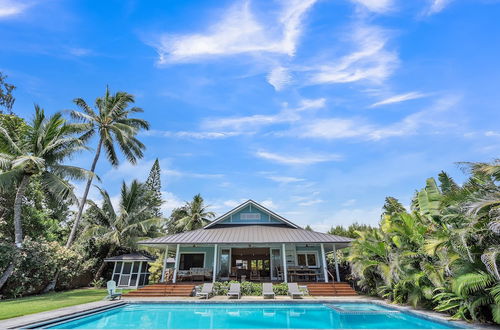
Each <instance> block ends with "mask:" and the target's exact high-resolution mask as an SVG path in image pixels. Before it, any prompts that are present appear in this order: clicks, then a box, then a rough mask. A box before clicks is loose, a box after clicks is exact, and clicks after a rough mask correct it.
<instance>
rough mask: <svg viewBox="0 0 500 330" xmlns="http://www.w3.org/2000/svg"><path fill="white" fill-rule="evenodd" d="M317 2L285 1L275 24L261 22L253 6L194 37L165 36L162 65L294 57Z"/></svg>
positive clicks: (239, 8) (237, 9) (243, 5)
mask: <svg viewBox="0 0 500 330" xmlns="http://www.w3.org/2000/svg"><path fill="white" fill-rule="evenodd" d="M315 2H316V0H293V1H284V2H283V3H282V4H283V6H282V9H281V11H280V13H279V14H278V16H277V17H276V18H275V19H274V21H270V22H265V23H267V24H265V23H264V22H261V21H259V20H258V19H257V18H256V17H255V15H254V13H253V12H252V10H251V6H250V2H249V1H245V2H240V3H238V4H236V5H234V6H232V7H231V8H229V9H228V10H227V11H226V12H225V14H224V15H223V16H222V17H221V19H220V21H219V22H216V23H214V24H213V25H211V26H209V27H208V28H207V30H206V31H204V32H200V33H193V34H183V35H175V34H168V33H167V34H164V35H162V36H161V37H160V40H159V42H158V43H157V44H156V45H155V47H156V49H157V52H158V54H159V60H158V62H159V63H160V64H166V63H175V62H194V61H199V60H200V59H206V58H208V57H219V56H228V55H236V54H245V53H247V54H251V53H271V54H281V55H287V56H293V55H294V54H295V50H296V46H297V41H298V38H299V37H300V34H301V31H302V26H301V22H302V19H303V17H304V15H305V13H306V12H307V10H308V9H309V8H311V7H312V6H313V4H314V3H315Z"/></svg>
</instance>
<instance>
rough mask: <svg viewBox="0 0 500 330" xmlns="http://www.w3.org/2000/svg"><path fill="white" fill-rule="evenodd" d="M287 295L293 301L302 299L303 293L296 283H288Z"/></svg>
mask: <svg viewBox="0 0 500 330" xmlns="http://www.w3.org/2000/svg"><path fill="white" fill-rule="evenodd" d="M288 295H289V296H290V297H292V298H293V299H295V298H299V297H303V296H304V292H302V291H300V289H299V286H298V285H297V283H288Z"/></svg>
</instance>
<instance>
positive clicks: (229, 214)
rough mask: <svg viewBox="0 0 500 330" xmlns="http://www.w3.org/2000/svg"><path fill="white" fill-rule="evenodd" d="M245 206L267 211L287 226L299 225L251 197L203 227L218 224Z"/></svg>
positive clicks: (295, 226) (294, 226)
mask: <svg viewBox="0 0 500 330" xmlns="http://www.w3.org/2000/svg"><path fill="white" fill-rule="evenodd" d="M247 206H250V207H255V208H256V209H259V210H260V211H262V212H264V213H267V214H268V215H269V216H272V217H273V218H275V219H277V220H279V221H281V222H282V223H283V224H284V225H287V226H289V227H292V228H300V227H299V226H297V225H296V224H294V223H293V222H291V221H290V220H288V219H285V218H284V217H282V216H281V215H279V214H277V213H274V212H273V211H271V210H269V209H268V208H267V207H265V206H262V205H260V204H259V203H257V202H256V201H253V200H251V199H249V200H247V201H246V202H244V203H242V204H240V205H238V206H236V207H235V208H234V209H232V210H230V211H228V212H226V213H224V214H223V215H221V216H220V217H218V218H217V219H215V220H214V221H212V222H210V223H209V224H208V225H206V226H205V227H204V228H205V229H208V228H212V227H214V226H216V225H219V224H221V222H223V221H224V220H227V219H228V218H230V217H231V216H232V215H234V214H236V213H238V212H239V211H241V210H243V209H245V208H246V207H247Z"/></svg>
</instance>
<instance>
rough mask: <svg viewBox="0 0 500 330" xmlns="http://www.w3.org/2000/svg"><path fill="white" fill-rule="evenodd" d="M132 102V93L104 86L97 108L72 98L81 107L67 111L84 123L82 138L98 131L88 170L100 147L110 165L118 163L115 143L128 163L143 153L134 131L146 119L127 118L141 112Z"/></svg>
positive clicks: (146, 125) (75, 226)
mask: <svg viewBox="0 0 500 330" xmlns="http://www.w3.org/2000/svg"><path fill="white" fill-rule="evenodd" d="M134 102H135V100H134V96H133V95H131V94H128V93H126V92H117V93H115V94H114V95H111V94H110V92H109V89H108V88H106V93H105V94H104V97H99V98H97V99H96V100H95V108H96V110H97V112H96V111H94V110H93V109H92V107H90V106H89V105H88V104H87V103H86V102H85V100H83V99H81V98H77V99H75V100H74V103H75V104H76V106H77V107H78V108H80V109H81V110H82V111H71V117H72V118H74V119H75V120H79V121H81V122H83V123H84V124H85V127H86V128H87V131H86V133H85V138H86V139H88V138H91V137H92V136H94V135H95V134H97V135H98V143H97V148H96V151H95V155H94V160H93V161H92V165H91V166H90V171H91V172H92V173H94V171H95V168H96V165H97V161H98V160H99V157H100V155H101V149H102V148H104V152H105V153H106V156H107V158H108V160H109V162H110V163H111V165H112V166H118V164H119V160H118V156H117V153H116V148H115V144H117V145H118V147H119V148H120V150H121V152H122V153H123V154H124V155H125V158H126V159H127V160H128V161H129V162H130V163H132V164H135V163H136V162H137V159H140V158H142V157H143V150H144V149H145V146H144V144H142V142H140V141H139V140H138V139H137V133H138V132H139V131H140V130H142V129H146V130H147V129H149V123H148V122H147V121H145V120H143V119H138V118H129V116H130V115H131V114H134V113H139V112H143V110H142V109H141V108H138V107H129V106H130V104H132V103H134ZM92 180H93V177H89V179H88V180H87V184H86V186H85V191H84V193H83V196H82V199H81V201H80V205H79V208H78V212H77V215H76V218H75V221H74V223H73V226H72V228H71V233H70V234H69V236H68V241H67V243H66V247H69V246H71V244H72V243H73V241H74V239H75V236H76V231H77V229H78V226H79V223H80V220H81V217H82V214H83V209H84V207H85V203H86V202H87V197H88V193H89V190H90V185H91V184H92Z"/></svg>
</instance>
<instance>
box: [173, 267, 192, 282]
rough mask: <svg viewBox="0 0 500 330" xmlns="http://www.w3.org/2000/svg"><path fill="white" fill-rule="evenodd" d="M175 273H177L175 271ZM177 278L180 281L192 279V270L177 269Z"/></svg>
mask: <svg viewBox="0 0 500 330" xmlns="http://www.w3.org/2000/svg"><path fill="white" fill-rule="evenodd" d="M174 274H175V273H174ZM177 278H178V279H179V281H181V282H182V281H191V280H192V279H191V272H190V271H189V270H179V271H177Z"/></svg>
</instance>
